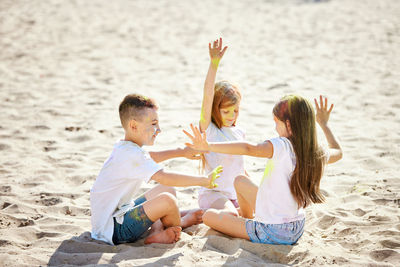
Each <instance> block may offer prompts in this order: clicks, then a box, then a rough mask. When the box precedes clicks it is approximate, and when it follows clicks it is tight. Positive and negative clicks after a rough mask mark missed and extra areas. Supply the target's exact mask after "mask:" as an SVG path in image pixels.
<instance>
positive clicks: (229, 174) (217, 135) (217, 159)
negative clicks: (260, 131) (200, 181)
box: [199, 122, 245, 199]
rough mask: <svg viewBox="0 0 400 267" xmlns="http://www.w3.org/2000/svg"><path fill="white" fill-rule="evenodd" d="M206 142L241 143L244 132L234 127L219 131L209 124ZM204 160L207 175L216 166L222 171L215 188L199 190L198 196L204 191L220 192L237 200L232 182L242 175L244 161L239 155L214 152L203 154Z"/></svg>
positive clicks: (212, 124)
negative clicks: (219, 166) (221, 168)
mask: <svg viewBox="0 0 400 267" xmlns="http://www.w3.org/2000/svg"><path fill="white" fill-rule="evenodd" d="M206 134H207V141H209V142H227V141H241V140H244V137H245V134H244V132H243V131H242V130H241V129H240V128H238V127H236V126H232V127H221V129H219V128H218V127H217V126H216V125H215V124H214V123H212V122H210V124H209V126H208V128H207V130H206ZM204 155H205V158H206V164H205V171H206V173H209V172H210V171H212V170H213V169H214V168H215V167H217V166H218V165H221V166H222V167H223V168H224V169H223V172H222V173H221V174H220V177H219V178H218V179H217V180H216V183H217V184H218V187H217V188H214V189H207V188H204V187H203V188H201V189H200V190H199V194H202V193H204V192H206V191H209V190H213V191H220V192H222V193H224V194H225V195H226V196H227V197H228V198H230V199H237V197H236V192H235V188H234V186H233V182H234V180H235V178H236V176H238V175H243V174H244V173H245V171H244V161H243V156H241V155H229V154H221V153H215V152H209V153H206V154H204Z"/></svg>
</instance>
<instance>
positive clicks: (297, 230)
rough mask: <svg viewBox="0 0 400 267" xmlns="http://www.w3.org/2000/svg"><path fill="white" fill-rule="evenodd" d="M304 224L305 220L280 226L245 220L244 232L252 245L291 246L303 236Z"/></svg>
mask: <svg viewBox="0 0 400 267" xmlns="http://www.w3.org/2000/svg"><path fill="white" fill-rule="evenodd" d="M304 223H305V219H302V220H298V221H294V222H289V223H282V224H265V223H262V222H258V221H254V220H249V219H247V220H246V231H247V234H248V235H249V238H250V241H251V242H254V243H263V244H273V245H293V244H295V243H296V242H297V240H299V238H300V237H301V236H302V235H303V232H304Z"/></svg>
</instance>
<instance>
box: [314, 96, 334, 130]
mask: <svg viewBox="0 0 400 267" xmlns="http://www.w3.org/2000/svg"><path fill="white" fill-rule="evenodd" d="M314 102H315V109H316V110H317V113H316V115H315V116H316V120H317V122H318V124H319V125H321V126H324V125H327V123H328V120H329V115H330V114H331V111H332V109H333V104H331V106H330V107H329V109H328V98H326V97H322V95H320V96H319V104H318V101H317V99H316V98H314Z"/></svg>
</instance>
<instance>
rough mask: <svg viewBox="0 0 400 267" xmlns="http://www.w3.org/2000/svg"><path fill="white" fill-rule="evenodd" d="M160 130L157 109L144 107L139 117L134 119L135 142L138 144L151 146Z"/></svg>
mask: <svg viewBox="0 0 400 267" xmlns="http://www.w3.org/2000/svg"><path fill="white" fill-rule="evenodd" d="M160 132H161V129H160V126H159V125H158V114H157V109H155V108H146V109H145V110H144V111H143V114H142V116H141V118H139V119H138V120H135V128H134V133H135V142H136V143H137V144H138V145H139V146H143V145H145V146H151V145H153V144H154V141H155V140H156V137H157V135H158V134H159V133H160Z"/></svg>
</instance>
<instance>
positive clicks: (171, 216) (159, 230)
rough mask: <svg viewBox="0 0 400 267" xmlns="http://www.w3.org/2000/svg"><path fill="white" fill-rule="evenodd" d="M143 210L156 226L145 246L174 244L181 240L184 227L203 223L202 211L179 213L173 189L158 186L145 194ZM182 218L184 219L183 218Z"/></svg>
mask: <svg viewBox="0 0 400 267" xmlns="http://www.w3.org/2000/svg"><path fill="white" fill-rule="evenodd" d="M145 197H146V202H144V203H143V208H144V211H145V213H146V215H147V216H148V217H149V219H150V220H151V221H153V222H154V224H153V225H152V226H151V230H150V234H149V236H148V237H147V238H146V239H145V241H144V242H145V244H150V243H174V242H176V241H178V240H179V238H180V234H181V230H182V227H183V228H185V227H189V226H191V225H193V224H198V223H201V221H202V215H203V211H202V210H189V211H182V212H180V211H179V208H178V203H177V200H176V193H175V189H174V188H173V187H169V186H164V185H157V186H156V187H154V188H152V189H151V190H149V191H147V192H146V193H145ZM181 216H182V217H181Z"/></svg>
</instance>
